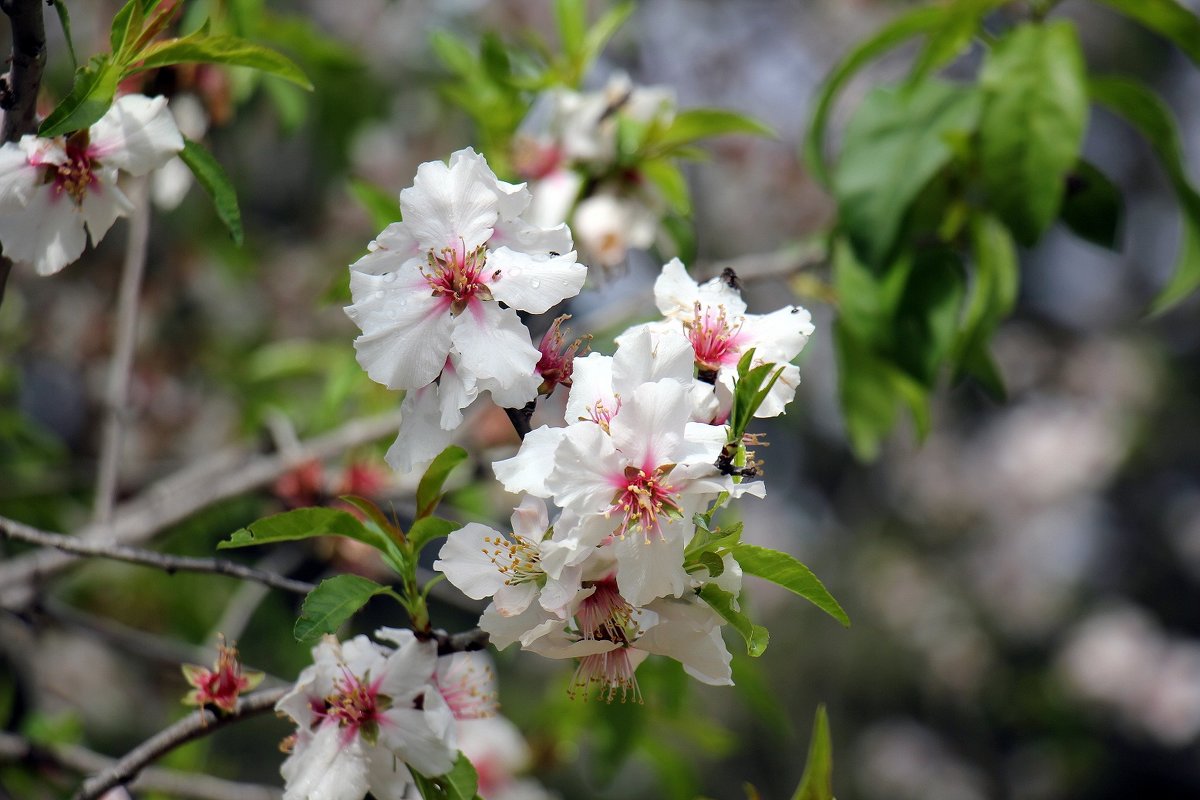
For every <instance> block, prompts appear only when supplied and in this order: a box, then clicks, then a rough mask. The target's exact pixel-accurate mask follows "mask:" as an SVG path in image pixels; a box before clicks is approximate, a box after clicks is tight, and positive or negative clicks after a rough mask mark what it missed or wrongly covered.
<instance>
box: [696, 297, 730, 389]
mask: <svg viewBox="0 0 1200 800" xmlns="http://www.w3.org/2000/svg"><path fill="white" fill-rule="evenodd" d="M683 326H684V328H686V329H687V335H688V339H689V340H691V343H692V350H694V351H695V352H696V366H697V367H699V368H700V371H701V372H702V373H703V372H709V373H715V372H716V371H717V370H719V369H720V368H721V367H723V366H729V365H731V364H736V363H737V360H738V355H739V351H740V349H741V348H740V345H741V339H742V335H741V333H742V322H741V320H738V321H737V323H736V324H734V323H731V322H730V320H729V316H728V314H726V312H725V306H717V307H716V308H715V309H713V308H705V309H702V308H701V306H700V302H699V301H696V306H695V313H694V315H693V317H692V320H691V321H690V322H685V323H684V324H683ZM714 377H715V376H714Z"/></svg>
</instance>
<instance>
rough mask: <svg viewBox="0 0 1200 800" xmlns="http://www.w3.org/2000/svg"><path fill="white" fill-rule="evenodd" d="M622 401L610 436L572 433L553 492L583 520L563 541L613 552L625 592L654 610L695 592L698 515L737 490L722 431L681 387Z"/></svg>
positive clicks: (581, 428)
mask: <svg viewBox="0 0 1200 800" xmlns="http://www.w3.org/2000/svg"><path fill="white" fill-rule="evenodd" d="M621 399H622V403H621V410H620V412H619V413H618V414H616V415H615V416H614V417H613V418H612V420H611V422H610V423H609V429H608V431H605V430H604V429H603V428H602V427H601V426H599V425H593V424H585V423H580V424H577V425H572V426H569V427H568V428H565V429H563V434H562V441H561V442H560V444H559V445H558V446H557V447H556V448H555V450H554V460H553V465H552V468H551V470H550V473H549V475H548V476H547V477H546V479H545V487H546V489H547V491H549V492H550V494H551V496H552V497H553V498H554V502H555V503H557V504H558V505H559V506H560V507H561V508H563V509H565V510H568V511H571V512H573V513H574V514H576V515H578V521H577V522H576V523H575V524H574V525H573V526H571V527H570V528H569V529H567V530H563V531H559V530H558V529H557V528H556V531H555V533H556V535H564V536H565V537H566V538H568V539H573V540H575V541H576V542H577V546H578V547H579V548H580V549H586V548H589V547H597V546H600V545H608V546H610V547H611V548H612V550H613V553H614V555H615V558H616V562H617V566H616V579H617V583H618V585H619V586H620V588H621V594H622V595H623V596H624V597H626V598H627V599H628V600H629V602H631V603H633V604H635V605H645V604H646V603H648V602H649V601H650V600H652V599H653V598H655V597H665V596H668V595H673V596H676V597H677V596H679V595H680V594H681V593H682V592H683V591H684V590H685V589H686V588H687V587H688V577H687V573H686V572H685V571H684V569H683V549H684V544H685V539H686V538H687V537H688V536H689V535H690V533H691V530H692V525H691V517H692V514H694V513H695V512H697V511H699V510H701V509H702V508H704V507H705V506H706V505H707V503H708V501H709V500H711V499H713V498H715V497H716V496H717V495H718V494H719V493H720V492H722V491H729V490H732V488H733V484H732V482H731V481H730V480H729V479H728V478H727V477H725V476H722V475H720V474H719V472H718V471H717V469H716V467H715V466H714V464H715V462H716V459H717V456H718V455H719V453H720V451H721V447H722V444H723V436H722V431H721V430H720V429H718V428H714V427H713V426H709V425H697V424H696V423H692V422H691V412H692V405H691V402H690V400H689V398H688V395H687V393H686V392H685V390H684V388H683V386H682V385H681V384H680V383H679V382H678V381H674V380H662V381H657V382H654V383H645V384H642V385H641V386H639V387H637V388H636V389H635V390H634V391H633V392H632V393H631V394H630V395H629V396H625V397H622V398H621ZM701 434H702V435H701ZM714 434H715V435H714ZM559 527H563V526H562V525H561V523H560V526H559Z"/></svg>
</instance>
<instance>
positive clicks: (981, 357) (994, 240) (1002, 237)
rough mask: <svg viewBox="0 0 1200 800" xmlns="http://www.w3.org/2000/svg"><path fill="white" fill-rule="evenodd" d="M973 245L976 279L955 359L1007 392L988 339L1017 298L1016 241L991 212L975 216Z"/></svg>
mask: <svg viewBox="0 0 1200 800" xmlns="http://www.w3.org/2000/svg"><path fill="white" fill-rule="evenodd" d="M970 232H971V248H972V250H973V251H974V254H975V280H974V282H973V284H972V286H971V290H970V296H969V299H968V300H967V310H966V312H965V314H964V315H963V322H962V331H961V333H960V334H959V338H958V342H957V345H956V354H955V360H956V361H957V362H958V363H959V366H960V371H965V372H969V373H971V374H972V375H974V376H975V377H976V378H978V379H979V380H980V382H981V383H983V384H984V387H985V388H986V389H987V390H988V391H989V393H991V394H992V395H993V396H1003V394H1004V384H1003V382H1002V381H1001V380H1000V375H999V373H998V372H997V371H996V368H995V364H994V363H992V359H991V356H990V355H988V349H987V348H988V340H989V339H990V338H991V335H992V332H993V331H994V330H995V329H996V326H997V325H999V323H1000V321H1001V320H1003V319H1004V318H1005V317H1007V316H1008V314H1009V312H1011V311H1012V308H1013V305H1014V304H1015V303H1016V300H1017V288H1018V284H1019V281H1020V269H1019V267H1018V264H1017V252H1016V244H1015V243H1014V242H1013V239H1012V234H1010V233H1009V232H1008V228H1006V227H1004V225H1003V224H1002V223H1001V222H1000V221H999V220H997V219H996V218H995V217H992V216H989V215H977V216H975V217H973V218H972V219H971V223H970Z"/></svg>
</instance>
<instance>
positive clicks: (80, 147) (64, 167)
mask: <svg viewBox="0 0 1200 800" xmlns="http://www.w3.org/2000/svg"><path fill="white" fill-rule="evenodd" d="M66 150H67V160H66V161H64V162H63V163H61V164H54V165H50V168H51V169H52V170H53V172H51V173H50V175H49V177H50V180H51V182H52V183H53V186H54V196H55V197H61V196H62V195H63V194H66V195H69V196H70V198H71V199H72V200H74V201H75V204H76V205H79V204H80V203H82V202H83V196H84V195H86V194H87V193H88V189H89V188H91V187H92V185H94V184H95V183H96V182H97V180H98V179H97V178H96V175H95V174H94V173H93V172H92V167H93V165H94V163H95V162H94V161H92V157H91V156H90V155H88V143H87V140H86V138H85V139H83V140H82V141H80V140H78V139H76V137H74V136H73V137H71V138H70V139H68V140H67V147H66Z"/></svg>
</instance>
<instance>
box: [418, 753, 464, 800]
mask: <svg viewBox="0 0 1200 800" xmlns="http://www.w3.org/2000/svg"><path fill="white" fill-rule="evenodd" d="M409 771H410V772H411V773H412V776H413V781H414V782H415V783H416V785H417V791H419V792H420V793H421V797H422V798H423V799H424V800H479V795H478V794H476V792H477V791H478V789H479V776H478V775H477V774H476V772H475V767H473V766H472V765H471V762H470V761H469V760H467V757H466V756H465V755H463V754H462V753H459V754H458V758H457V759H456V760H455V761H454V766H452V767H450V771H449V772H447V773H446V774H445V775H435V776H433V777H426V776H425V775H422V774H421V773H419V772H417V771H416V770H415V769H412V767H409Z"/></svg>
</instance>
